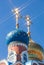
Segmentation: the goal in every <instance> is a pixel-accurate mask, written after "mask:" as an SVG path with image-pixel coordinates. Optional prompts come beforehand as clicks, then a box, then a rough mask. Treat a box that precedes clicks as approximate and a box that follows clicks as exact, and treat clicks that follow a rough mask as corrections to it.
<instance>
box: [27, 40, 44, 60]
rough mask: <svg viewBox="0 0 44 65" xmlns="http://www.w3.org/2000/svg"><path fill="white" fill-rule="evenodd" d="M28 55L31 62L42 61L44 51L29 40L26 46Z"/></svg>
mask: <svg viewBox="0 0 44 65" xmlns="http://www.w3.org/2000/svg"><path fill="white" fill-rule="evenodd" d="M28 54H29V59H31V60H43V55H44V50H43V48H42V47H41V46H40V45H39V44H37V43H35V42H34V41H33V40H32V39H31V40H30V41H29V45H28Z"/></svg>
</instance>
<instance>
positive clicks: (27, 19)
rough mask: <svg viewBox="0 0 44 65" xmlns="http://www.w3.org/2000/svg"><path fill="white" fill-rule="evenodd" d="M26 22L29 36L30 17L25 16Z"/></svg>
mask: <svg viewBox="0 0 44 65" xmlns="http://www.w3.org/2000/svg"><path fill="white" fill-rule="evenodd" d="M25 18H26V22H27V29H28V32H27V33H28V36H30V25H31V20H30V16H29V15H26V17H25Z"/></svg>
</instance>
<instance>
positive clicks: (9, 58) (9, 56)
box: [7, 51, 17, 63]
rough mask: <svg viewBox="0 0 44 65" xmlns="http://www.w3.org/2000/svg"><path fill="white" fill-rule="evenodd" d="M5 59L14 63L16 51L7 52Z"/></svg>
mask: <svg viewBox="0 0 44 65" xmlns="http://www.w3.org/2000/svg"><path fill="white" fill-rule="evenodd" d="M7 60H8V61H9V62H12V63H15V62H16V61H17V57H16V52H15V51H10V52H9V54H8V58H7Z"/></svg>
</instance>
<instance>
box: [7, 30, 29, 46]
mask: <svg viewBox="0 0 44 65" xmlns="http://www.w3.org/2000/svg"><path fill="white" fill-rule="evenodd" d="M13 41H17V42H22V43H24V44H26V45H28V43H29V39H28V35H27V33H26V32H24V31H23V30H14V31H11V32H10V33H8V34H7V37H6V42H7V45H9V44H10V42H13Z"/></svg>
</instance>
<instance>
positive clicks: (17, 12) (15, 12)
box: [12, 8, 19, 29]
mask: <svg viewBox="0 0 44 65" xmlns="http://www.w3.org/2000/svg"><path fill="white" fill-rule="evenodd" d="M12 12H13V13H14V14H15V15H16V16H15V17H16V29H18V28H19V23H18V19H19V9H18V8H16V9H13V10H12Z"/></svg>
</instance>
